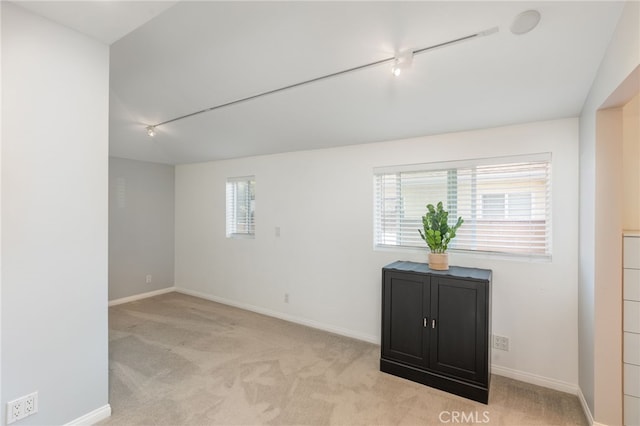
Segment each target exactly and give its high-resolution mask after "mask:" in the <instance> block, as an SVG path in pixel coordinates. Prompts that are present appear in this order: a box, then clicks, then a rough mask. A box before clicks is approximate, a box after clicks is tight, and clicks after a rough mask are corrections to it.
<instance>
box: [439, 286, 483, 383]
mask: <svg viewBox="0 0 640 426" xmlns="http://www.w3.org/2000/svg"><path fill="white" fill-rule="evenodd" d="M486 285H487V284H486V283H483V282H476V281H466V280H459V279H451V278H435V277H434V278H432V280H431V316H432V317H433V319H435V327H434V328H432V329H431V348H430V354H429V355H430V363H429V368H430V369H432V370H436V371H439V372H442V373H446V374H448V375H452V376H456V377H459V378H462V379H467V380H473V381H476V382H479V383H485V382H486V381H487V378H486V374H487V355H486V353H487V352H486V349H487V339H488V336H487V324H486Z"/></svg>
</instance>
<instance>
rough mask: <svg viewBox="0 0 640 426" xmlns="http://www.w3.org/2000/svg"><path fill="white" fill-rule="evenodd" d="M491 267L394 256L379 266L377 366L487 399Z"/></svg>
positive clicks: (460, 392) (425, 382)
mask: <svg viewBox="0 0 640 426" xmlns="http://www.w3.org/2000/svg"><path fill="white" fill-rule="evenodd" d="M490 303H491V271H488V270H484V269H473V268H461V267H451V268H450V269H449V270H448V271H432V270H430V269H429V267H428V265H426V264H423V263H414V262H395V263H392V264H390V265H388V266H386V267H385V268H384V269H383V270H382V345H381V346H382V353H381V358H380V370H381V371H384V372H386V373H390V374H394V375H396V376H400V377H404V378H406V379H409V380H413V381H416V382H419V383H423V384H425V385H429V386H433V387H435V388H438V389H442V390H445V391H447V392H451V393H455V394H457V395H460V396H464V397H467V398H470V399H473V400H476V401H480V402H483V403H485V404H486V403H487V401H488V398H489V380H490V373H491V371H490V360H491V358H490V347H491V345H490V336H491V319H490V313H491V304H490Z"/></svg>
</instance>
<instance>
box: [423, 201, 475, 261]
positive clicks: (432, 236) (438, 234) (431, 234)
mask: <svg viewBox="0 0 640 426" xmlns="http://www.w3.org/2000/svg"><path fill="white" fill-rule="evenodd" d="M448 221H449V212H447V211H445V210H444V208H443V207H442V201H440V202H439V203H438V205H437V206H436V207H434V206H433V204H427V213H426V214H425V215H424V216H422V226H423V227H424V232H422V230H420V229H418V232H420V236H421V237H422V239H423V240H424V241H425V242H426V243H427V245H428V246H429V249H431V252H432V253H444V252H446V251H447V246H448V245H449V242H451V240H453V239H454V238H455V237H456V231H457V230H458V228H460V226H461V225H462V224H463V223H464V220H462V217H459V218H458V221H457V222H456V224H455V225H454V226H449V222H448Z"/></svg>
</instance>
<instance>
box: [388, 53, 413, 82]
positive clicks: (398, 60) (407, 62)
mask: <svg viewBox="0 0 640 426" xmlns="http://www.w3.org/2000/svg"><path fill="white" fill-rule="evenodd" d="M412 63H413V50H404V51H402V52H400V53H398V54H397V55H396V57H395V58H394V60H393V66H392V67H391V73H392V74H393V75H395V76H396V77H399V76H400V74H402V70H405V69H407V68H411V64H412Z"/></svg>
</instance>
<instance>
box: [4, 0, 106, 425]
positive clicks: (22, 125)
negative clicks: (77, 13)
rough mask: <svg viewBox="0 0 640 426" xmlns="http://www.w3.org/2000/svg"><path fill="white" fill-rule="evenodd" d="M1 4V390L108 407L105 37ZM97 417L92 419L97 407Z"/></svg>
mask: <svg viewBox="0 0 640 426" xmlns="http://www.w3.org/2000/svg"><path fill="white" fill-rule="evenodd" d="M0 7H1V8H2V66H3V69H2V124H3V127H2V149H1V151H2V167H1V170H2V187H1V193H2V201H3V203H2V212H1V218H2V288H1V300H2V306H1V314H2V345H1V349H2V368H1V370H2V383H1V386H2V400H1V401H0V406H1V407H2V410H1V411H2V412H1V413H0V415H1V417H2V422H3V424H4V422H5V419H6V416H5V405H6V402H7V401H9V400H12V399H14V398H16V397H20V396H23V395H25V394H27V393H30V392H33V391H38V392H39V410H38V411H39V412H38V413H37V414H35V415H33V416H31V417H28V418H25V419H23V420H21V421H20V423H19V424H20V425H34V424H39V425H43V424H47V425H54V424H65V423H67V422H69V421H72V420H74V419H77V418H78V417H80V416H82V415H85V414H87V413H89V412H92V411H93V410H102V413H103V414H104V413H107V414H108V347H107V339H108V336H107V159H108V134H107V132H108V85H109V75H108V70H109V50H108V47H107V46H105V45H102V44H100V43H98V42H96V41H93V40H91V39H89V38H87V37H85V36H82V35H80V34H78V33H76V32H74V31H71V30H68V29H66V28H64V27H62V26H59V25H57V24H54V23H52V22H50V21H47V20H45V19H42V18H39V17H37V16H35V15H33V14H31V13H29V12H26V11H25V10H24V9H22V8H20V7H19V6H16V5H15V4H12V3H8V2H1V4H0ZM94 420H95V418H94Z"/></svg>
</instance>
